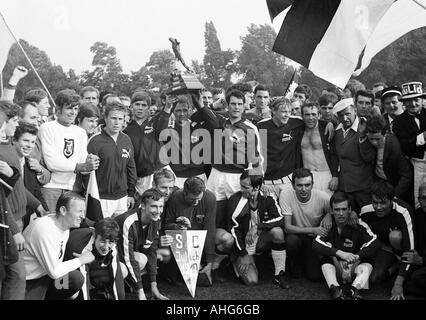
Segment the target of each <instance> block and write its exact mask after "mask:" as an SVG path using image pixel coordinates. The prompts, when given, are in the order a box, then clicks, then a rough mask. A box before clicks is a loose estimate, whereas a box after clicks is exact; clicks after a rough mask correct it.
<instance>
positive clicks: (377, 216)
mask: <svg viewBox="0 0 426 320" xmlns="http://www.w3.org/2000/svg"><path fill="white" fill-rule="evenodd" d="M394 196H395V192H394V188H393V186H392V185H391V184H390V183H389V182H387V181H378V182H375V183H374V184H373V185H372V186H371V199H372V203H371V204H370V205H366V206H364V207H363V208H362V209H361V213H360V218H361V220H362V221H364V222H365V223H366V224H368V226H369V227H370V229H371V230H372V231H373V232H374V233H375V234H376V235H377V237H378V238H379V240H380V242H381V243H382V246H381V248H380V250H379V251H378V252H377V255H376V257H375V261H374V265H373V272H372V274H371V281H372V283H380V282H382V281H384V280H386V278H388V277H390V276H391V275H393V272H392V270H396V269H398V274H397V276H396V279H395V281H394V283H393V287H392V292H391V299H392V300H400V299H404V292H403V284H404V281H405V279H406V277H407V274H408V273H409V272H410V271H411V269H412V267H411V265H410V264H409V263H407V262H406V261H405V260H401V259H400V258H398V257H401V255H402V253H404V252H407V251H410V250H414V244H415V237H414V236H415V234H414V230H413V222H412V220H411V212H410V209H409V208H407V206H406V204H404V203H402V202H401V201H398V200H395V199H394ZM394 267H396V268H395V269H394Z"/></svg>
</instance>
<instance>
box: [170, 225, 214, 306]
mask: <svg viewBox="0 0 426 320" xmlns="http://www.w3.org/2000/svg"><path fill="white" fill-rule="evenodd" d="M166 234H167V235H169V236H171V237H172V238H173V243H172V245H171V246H170V248H171V250H172V252H173V255H174V257H175V260H176V263H177V265H178V267H179V270H180V273H181V274H182V278H183V280H184V281H185V284H186V286H187V288H188V290H189V293H190V294H191V296H192V297H193V298H194V297H195V289H196V287H197V279H198V271H199V270H200V262H201V255H202V254H203V248H204V242H205V240H206V235H207V231H206V230H166Z"/></svg>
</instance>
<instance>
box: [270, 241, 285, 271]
mask: <svg viewBox="0 0 426 320" xmlns="http://www.w3.org/2000/svg"><path fill="white" fill-rule="evenodd" d="M285 249H286V247H285V244H284V243H273V244H272V250H271V255H272V261H274V266H275V275H278V274H279V273H280V271H284V272H285V262H286V258H287V252H286V250H285Z"/></svg>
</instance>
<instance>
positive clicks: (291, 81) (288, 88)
mask: <svg viewBox="0 0 426 320" xmlns="http://www.w3.org/2000/svg"><path fill="white" fill-rule="evenodd" d="M296 72H297V69H296V68H294V72H293V75H292V76H291V79H290V82H289V83H288V86H287V89H285V91H284V97H285V96H286V95H287V93H288V92H289V90H290V86H291V84H292V83H293V81H294V77H295V76H296Z"/></svg>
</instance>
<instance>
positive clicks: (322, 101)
mask: <svg viewBox="0 0 426 320" xmlns="http://www.w3.org/2000/svg"><path fill="white" fill-rule="evenodd" d="M337 101H338V98H337V95H336V94H334V93H324V94H322V95H321V96H320V97H319V99H318V104H319V107H320V113H321V120H324V121H327V122H334V123H336V124H337V119H336V118H335V116H334V115H333V107H334V105H335V104H336V102H337Z"/></svg>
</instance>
